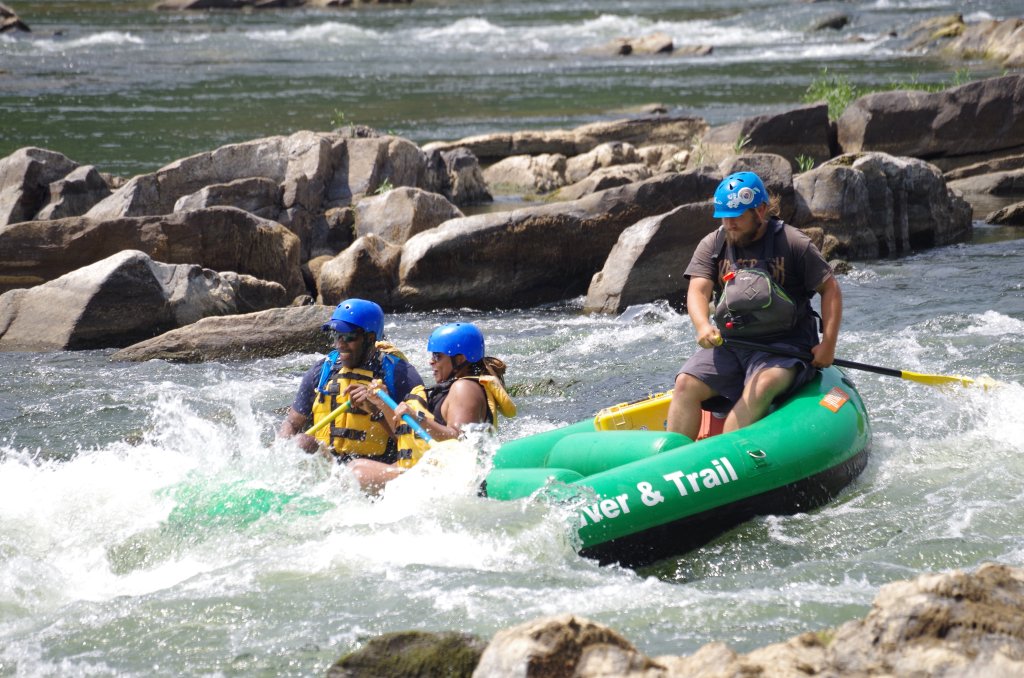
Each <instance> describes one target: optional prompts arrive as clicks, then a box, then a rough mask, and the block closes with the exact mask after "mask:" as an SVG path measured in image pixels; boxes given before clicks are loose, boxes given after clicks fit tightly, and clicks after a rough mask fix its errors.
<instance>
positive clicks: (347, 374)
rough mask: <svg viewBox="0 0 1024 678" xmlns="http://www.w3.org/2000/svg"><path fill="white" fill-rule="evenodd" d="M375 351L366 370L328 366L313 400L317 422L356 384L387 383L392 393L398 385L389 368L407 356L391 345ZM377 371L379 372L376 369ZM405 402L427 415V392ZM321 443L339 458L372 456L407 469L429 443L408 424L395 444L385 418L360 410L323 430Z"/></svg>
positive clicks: (378, 345) (399, 431) (412, 395)
mask: <svg viewBox="0 0 1024 678" xmlns="http://www.w3.org/2000/svg"><path fill="white" fill-rule="evenodd" d="M375 348H376V349H377V352H378V353H377V355H376V356H375V359H371V361H370V365H369V366H366V367H351V368H350V367H344V366H341V365H337V366H335V365H333V359H332V358H330V357H329V361H331V363H332V364H331V365H329V366H328V365H325V368H324V369H325V370H327V371H328V374H326V375H325V378H324V379H321V384H320V386H319V387H318V388H317V394H316V397H315V398H314V400H313V412H312V416H313V421H314V422H319V421H320V420H321V419H323V418H324V417H325V416H327V414H328V413H330V412H331V411H333V410H334V409H335V408H337V407H338V405H340V404H341V403H342V402H344V396H343V394H344V393H345V390H346V389H347V388H348V387H349V386H351V385H352V384H365V385H367V386H368V385H369V384H370V382H372V381H374V380H383V381H384V382H385V385H386V386H387V387H388V390H389V391H392V390H393V389H394V384H393V383H391V384H389V383H388V377H389V371H390V370H389V367H388V362H389V361H390V362H391V366H392V368H393V365H394V363H395V362H397V361H400V360H401V361H405V356H404V355H402V353H401V352H400V351H399V350H398V349H396V348H395V347H394V346H392V345H391V344H389V343H387V342H384V341H378V342H377V343H376V346H375ZM373 368H375V369H373ZM404 402H406V403H407V404H408V405H409V407H411V408H412V409H413V411H414V412H419V411H424V412H426V390H425V389H424V388H423V386H422V385H417V386H415V387H413V389H412V390H411V391H410V392H409V394H408V395H406V396H405V399H404ZM316 437H317V439H318V440H320V441H321V442H323V443H324V444H325V445H326V446H327V447H329V448H331V450H332V451H333V452H334V454H336V455H339V456H355V457H369V458H372V459H375V460H376V461H381V462H384V463H386V464H397V465H398V466H401V467H403V468H409V467H411V466H413V465H414V464H415V463H416V462H417V461H419V459H420V457H421V456H423V452H424V451H425V450H426V448H427V444H426V442H425V441H420V440H417V439H416V436H415V434H414V433H413V432H412V429H410V428H409V426H408V425H407V424H402V425H400V426H399V427H398V428H397V430H396V431H395V438H397V440H395V441H394V442H393V439H392V436H391V431H390V429H389V428H388V426H387V424H386V423H385V422H384V421H383V417H378V416H376V415H371V414H370V413H369V412H366V411H365V410H360V409H349V410H348V411H346V412H343V413H342V414H340V415H338V417H337V418H336V419H335V420H334V422H333V423H331V424H330V425H329V426H325V427H324V428H322V429H321V430H320V431H319V432H318V433H317V434H316Z"/></svg>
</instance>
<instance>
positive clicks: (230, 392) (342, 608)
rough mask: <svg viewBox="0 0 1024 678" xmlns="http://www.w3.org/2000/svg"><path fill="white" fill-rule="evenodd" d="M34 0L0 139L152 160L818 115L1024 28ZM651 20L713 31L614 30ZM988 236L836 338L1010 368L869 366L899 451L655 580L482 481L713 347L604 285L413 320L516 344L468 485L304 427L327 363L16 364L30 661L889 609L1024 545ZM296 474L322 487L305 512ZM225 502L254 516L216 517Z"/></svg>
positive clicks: (257, 653)
mask: <svg viewBox="0 0 1024 678" xmlns="http://www.w3.org/2000/svg"><path fill="white" fill-rule="evenodd" d="M9 4H12V5H13V6H14V8H15V10H16V11H18V13H19V14H20V15H21V17H22V19H24V20H25V21H26V22H28V23H29V24H30V25H31V26H32V28H33V29H34V30H33V33H32V34H29V35H17V36H11V35H3V36H0V156H3V155H6V154H8V153H10V152H11V151H13V150H15V149H17V148H21V147H23V146H27V145H36V146H41V147H44V148H49V149H52V150H57V151H60V152H63V153H65V154H66V155H68V156H69V157H71V158H72V159H73V160H76V161H78V162H81V163H92V164H96V165H98V166H99V168H100V169H101V170H104V171H108V172H112V173H115V174H122V175H125V176H128V175H131V174H134V173H138V172H148V171H153V170H155V169H156V168H157V167H159V166H161V165H163V164H165V163H167V162H170V161H172V160H175V159H177V158H180V157H183V156H186V155H189V154H192V153H198V152H202V151H206V150H211V149H212V148H215V147H217V146H219V145H221V144H224V143H229V142H235V141H244V140H249V139H252V138H257V137H260V136H267V135H272V134H288V133H291V132H294V131H296V130H299V129H329V128H331V127H332V126H335V125H336V124H344V123H349V122H351V123H362V124H368V125H372V126H375V127H379V128H381V129H385V130H390V131H394V132H396V133H399V134H403V135H406V136H408V137H410V138H412V139H414V140H415V141H417V142H423V141H428V140H433V139H449V138H458V137H461V136H466V135H468V134H473V133H478V132H490V131H499V130H516V129H526V128H534V127H571V126H575V125H577V124H582V123H586V122H591V121H593V120H597V119H607V118H611V117H619V116H621V115H622V114H623V112H624V111H629V110H631V109H633V108H634V107H636V106H640V105H643V104H648V103H651V102H660V103H663V104H665V105H666V107H667V108H668V109H669V111H670V112H673V113H677V114H686V115H700V116H703V117H706V118H707V119H708V120H709V121H711V122H712V123H715V124H717V123H721V122H727V121H729V120H732V119H735V118H736V117H740V116H742V115H749V114H754V113H759V112H763V111H765V110H773V109H781V108H785V107H788V106H793V105H795V104H797V103H799V101H800V98H801V96H802V95H803V92H804V90H805V89H806V87H807V84H808V83H809V82H810V80H811V79H812V78H813V77H815V76H816V75H817V74H819V73H820V71H821V68H822V67H823V66H827V67H828V68H829V69H830V72H833V73H842V74H845V75H847V76H848V77H849V78H850V79H851V80H852V81H853V82H855V83H857V84H859V85H864V86H869V85H873V86H882V85H885V84H887V83H890V82H893V81H904V82H906V81H910V80H914V79H919V80H921V81H928V82H942V81H947V80H950V79H951V78H952V77H953V75H952V74H953V70H954V69H955V68H958V67H960V66H961V64H951V63H946V62H944V61H943V60H941V59H939V58H937V57H934V56H929V55H924V54H920V53H908V52H906V51H905V49H904V47H905V46H904V45H903V44H901V42H900V40H899V38H893V37H891V36H889V35H888V33H889V31H891V30H894V28H895V29H896V30H902V29H903V28H905V27H906V26H908V25H910V24H912V23H913V22H915V21H917V20H920V19H924V18H927V17H930V16H935V15H938V14H944V13H950V12H953V11H961V12H963V13H964V14H965V16H966V17H968V18H975V19H976V18H984V17H994V18H1005V17H1007V16H1013V14H1012V13H1011V9H1012V7H1011V5H1014V3H1013V2H1010V1H1009V0H986V1H978V2H964V3H957V4H956V5H954V4H952V3H950V2H947V1H945V0H878V1H876V2H845V3H841V5H833V4H832V3H790V2H782V1H779V0H753V1H751V2H743V3H740V2H736V0H712V1H711V2H704V3H699V4H698V3H691V2H663V1H658V2H655V1H653V0H652V1H643V0H642V1H638V2H621V1H617V2H613V1H612V0H590V1H581V2H558V1H557V0H556V1H553V2H551V1H548V2H542V1H540V0H537V1H534V0H511V1H509V2H473V3H470V2H455V1H451V2H443V1H437V2H429V1H422V0H417V1H416V2H415V3H414V4H413V5H411V6H403V7H399V8H395V7H388V6H384V7H372V8H364V9H361V10H360V11H306V10H299V11H280V12H253V13H231V12H221V13H196V14H173V13H156V12H152V11H150V10H149V9H148V3H144V2H136V1H134V0H127V1H125V2H113V1H109V0H108V1H102V0H96V1H93V2H81V1H78V0H32V2H20V3H19V2H16V1H15V2H13V3H9ZM834 11H844V12H847V13H848V14H850V16H851V20H852V21H851V27H850V28H849V29H845V30H844V31H843V32H839V33H833V32H816V33H808V32H806V31H805V30H804V29H805V27H806V26H807V25H808V24H809V23H810V22H811V21H812V20H814V19H816V18H820V16H821V15H823V14H827V13H830V12H834ZM654 30H662V31H665V32H668V33H669V34H671V35H672V36H673V38H674V39H675V41H676V43H677V44H680V45H685V44H697V43H707V44H711V45H713V46H714V48H715V50H714V52H713V55H712V56H711V57H704V58H696V57H678V58H676V57H670V58H663V57H642V58H631V59H618V58H616V59H612V58H608V57H597V56H593V55H591V54H589V53H588V50H589V49H590V48H591V47H594V46H596V45H600V44H603V43H604V42H607V41H609V40H611V39H614V38H616V37H619V36H622V35H638V34H646V33H649V32H652V31H654ZM968 67H969V68H970V69H971V71H972V73H974V74H977V75H986V74H994V73H998V72H999V71H998V69H996V68H994V67H993V66H991V65H987V64H984V63H980V62H975V63H970V64H968ZM976 226H977V227H976V230H975V235H974V238H973V240H972V241H971V242H969V243H966V244H962V245H957V246H952V247H944V248H939V249H935V250H930V251H925V252H920V253H917V254H915V255H913V256H911V257H907V258H905V259H901V260H897V261H889V260H879V261H868V262H858V263H857V264H856V265H855V267H854V270H853V271H852V272H851V273H848V274H844V275H842V276H841V277H840V282H841V285H842V288H843V292H844V296H845V302H846V315H845V321H844V327H843V332H842V336H841V339H840V345H839V350H838V354H839V356H840V357H843V358H846V359H849V360H855V361H858V362H863V363H869V364H874V365H880V366H886V367H893V368H897V369H901V370H910V371H916V372H922V373H934V374H963V375H965V376H970V377H978V376H980V375H982V374H988V375H990V376H991V377H992V378H994V379H996V380H998V381H1000V382H1002V386H1001V387H1000V388H996V389H991V390H987V391H985V390H980V389H962V388H956V389H952V390H940V389H938V388H934V387H931V386H926V385H922V384H918V383H914V382H911V381H907V380H902V379H898V378H893V377H884V376H879V375H875V374H870V373H866V372H857V371H854V370H850V371H848V374H849V376H850V377H851V378H852V379H854V381H855V382H856V384H857V386H858V388H859V390H860V392H861V394H862V395H863V397H864V400H865V402H866V404H867V407H868V410H869V413H870V416H871V421H872V424H873V429H874V446H873V450H872V453H871V457H870V461H869V463H868V466H867V468H866V470H865V471H864V473H863V474H862V475H861V476H860V477H859V478H858V479H857V480H856V481H855V482H854V483H853V484H852V485H851V486H849V487H848V488H847V489H846V490H845V491H844V492H843V493H842V495H841V496H840V497H838V498H837V499H836V500H835V501H834V502H832V503H830V504H829V505H827V506H825V507H823V508H821V509H819V510H816V511H813V512H810V513H807V514H799V515H795V516H768V517H764V518H759V519H756V520H752V521H750V522H748V523H746V524H744V525H741V526H739V527H737V528H736V529H733V530H731V531H729V532H727V533H725V534H723V535H722V536H721V537H720V538H718V539H716V540H715V541H714V542H712V543H710V544H708V545H707V546H705V547H703V548H701V549H698V550H696V551H693V552H691V553H687V554H684V555H681V556H679V557H678V558H673V559H669V560H666V561H663V562H661V563H658V564H656V565H654V566H651V567H648V568H644V569H641V570H639V571H633V570H628V569H623V568H619V567H614V566H613V567H599V566H598V565H597V564H596V563H594V562H593V561H589V560H586V559H583V558H580V557H579V556H578V555H577V553H576V544H575V543H574V537H573V529H572V527H571V520H572V516H570V515H568V514H566V513H564V512H563V511H562V510H561V509H559V508H558V507H552V506H547V505H544V504H538V503H533V502H529V501H521V502H496V501H491V500H487V499H483V498H480V497H477V496H476V494H475V486H476V482H477V480H478V479H479V478H480V477H481V476H482V474H483V473H484V471H485V470H486V464H487V459H488V456H489V454H491V453H492V452H493V450H494V449H495V447H496V446H497V445H498V444H500V442H501V441H504V440H509V439H512V438H516V437H519V436H523V435H527V434H530V433H535V432H539V431H544V430H548V429H551V428H553V427H556V426H560V425H564V424H568V423H572V422H575V421H578V420H580V419H584V418H587V417H590V416H592V415H593V414H594V413H595V411H596V410H598V409H600V408H601V407H604V406H607V405H611V404H614V403H619V402H625V401H630V400H635V399H637V398H640V397H643V396H645V395H647V394H649V393H653V392H659V391H663V390H665V389H667V388H669V386H670V385H671V382H672V378H673V375H674V374H675V371H676V369H677V368H678V365H679V364H680V363H681V362H682V360H683V359H684V358H685V357H686V356H687V355H689V353H690V352H691V351H692V350H694V348H695V344H694V339H693V332H692V329H691V326H690V323H689V321H688V319H687V318H686V317H685V316H684V315H681V314H679V313H678V312H676V311H674V310H673V309H672V307H671V306H670V305H669V304H668V303H666V302H659V303H654V304H647V305H643V306H638V307H632V308H630V309H628V310H627V311H626V312H624V313H623V314H621V315H619V316H587V315H583V314H582V313H581V312H580V308H581V306H582V300H580V299H577V300H573V301H570V302H567V303H562V304H556V305H551V306H544V307H538V308H530V309H520V310H507V311H499V312H488V313H482V312H478V311H474V310H472V309H451V310H448V311H444V312H436V313H406V314H394V315H390V316H389V317H388V321H387V328H386V329H387V333H388V335H389V338H390V339H391V340H392V341H394V342H395V343H396V344H397V345H399V346H400V347H401V348H403V349H404V350H406V352H407V353H408V355H409V356H410V359H411V360H412V362H413V363H414V364H415V365H416V366H417V367H418V368H419V369H420V371H421V372H422V373H424V374H427V375H429V370H428V369H427V353H426V348H425V340H426V337H427V336H428V334H429V332H430V331H431V329H432V328H433V327H435V326H436V325H437V324H440V323H442V322H447V321H450V320H454V319H464V320H472V321H473V322H476V323H478V324H479V325H480V326H481V327H482V328H483V330H484V332H485V334H486V336H487V338H488V353H489V354H492V355H495V356H498V357H501V358H502V359H504V360H505V361H506V362H508V364H509V366H510V367H509V372H508V381H509V384H510V387H511V388H512V390H513V391H514V392H515V393H516V394H517V397H516V399H517V402H518V404H519V408H520V415H519V417H517V418H516V419H514V420H511V421H509V422H507V423H505V424H504V425H503V426H502V428H501V430H500V432H499V434H498V436H497V438H496V439H492V438H487V437H486V436H483V435H482V434H477V435H474V436H473V437H471V440H470V445H471V448H470V449H471V450H472V451H473V454H472V455H471V456H470V457H469V458H468V460H466V462H467V463H466V464H465V465H463V466H460V467H459V468H457V469H454V470H453V472H452V473H451V474H450V475H448V476H446V477H444V478H440V479H439V478H429V477H424V476H423V475H422V474H409V475H408V476H406V477H405V478H403V479H402V480H403V482H402V483H400V484H398V485H395V486H394V487H393V488H389V490H388V492H387V493H386V494H385V495H384V497H383V498H382V499H381V500H378V501H371V500H370V499H368V498H367V497H365V496H363V495H361V494H360V493H359V492H357V491H356V490H355V489H354V487H353V485H352V482H351V479H350V478H349V477H348V476H347V475H346V473H345V471H344V469H342V468H338V467H334V466H331V465H328V464H324V463H322V462H320V461H319V460H316V459H313V458H311V457H308V456H306V455H304V454H302V453H301V452H299V451H298V450H296V449H295V448H294V447H292V446H291V445H289V444H288V443H283V442H280V441H276V440H275V439H274V435H273V431H274V429H275V428H276V426H277V424H278V422H279V421H280V419H281V417H282V416H283V413H284V410H285V408H286V407H287V405H288V404H289V403H290V402H291V399H292V397H293V396H294V391H295V389H296V388H297V386H298V383H299V379H300V377H301V374H302V372H303V371H304V370H305V369H306V368H307V367H308V366H309V365H310V364H311V363H312V362H313V361H315V360H316V359H317V358H318V354H293V355H288V356H284V357H281V358H276V359H271V360H256V361H238V362H231V361H224V362H211V363H205V364H198V365H180V364H170V363H165V362H162V361H151V362H146V363H140V364H123V363H112V362H110V360H109V356H110V355H111V353H112V351H87V352H60V353H45V354H27V353H24V354H23V353H0V675H16V676H107V675H109V676H114V675H117V676H161V675H166V676H179V675H212V676H216V675H220V676H235V675H237V676H243V675H244V676H250V675H281V676H310V675H319V674H322V673H323V671H324V670H325V669H326V668H327V667H328V666H329V665H330V663H331V662H333V661H334V660H335V659H337V658H338V657H339V656H340V655H342V654H344V653H345V652H348V651H351V650H353V649H355V648H357V647H359V646H360V645H361V644H362V643H364V642H365V641H366V640H367V639H369V638H371V637H373V636H376V635H378V634H381V633H386V632H389V631H398V630H407V629H424V630H430V631H442V630H459V631H465V632H470V633H475V634H478V635H480V636H483V637H490V635H492V634H493V633H494V632H496V631H497V630H499V629H502V628H505V627H508V626H510V625H512V624H515V623H518V622H521V621H526V620H529V619H533V618H536V617H538V616H541V615H548V614H558V613H573V614H577V615H581V616H584V617H588V618H590V619H593V620H596V621H599V622H601V623H604V624H608V625H610V626H612V627H614V628H615V629H617V630H618V631H620V632H621V633H622V634H623V635H624V636H625V637H627V638H628V639H630V640H631V641H632V642H634V643H635V644H636V645H637V647H638V648H639V649H640V650H641V651H643V652H645V653H647V654H649V655H652V656H653V655H658V654H685V653H690V652H693V651H694V650H696V649H697V648H699V647H700V646H701V645H703V644H705V643H707V642H711V641H716V640H718V641H724V642H726V643H728V644H729V645H731V646H732V647H733V648H735V649H737V650H739V651H746V650H750V649H753V648H755V647H758V646H760V645H763V644H765V643H770V642H776V641H781V640H784V639H786V638H788V637H790V636H792V635H795V634H797V633H800V632H803V631H807V630H816V629H825V628H828V627H832V626H835V625H838V624H841V623H842V622H844V621H847V620H850V619H854V618H857V617H860V616H863V615H864V614H865V613H866V612H867V611H868V609H869V606H870V603H871V600H872V599H873V598H874V596H875V595H876V593H877V591H878V589H879V587H880V586H882V585H884V584H885V583H887V582H890V581H894V580H899V579H906V578H911V577H914V576H916V575H918V574H920V573H923V572H930V571H937V570H946V569H950V568H973V567H976V566H977V565H979V564H980V563H983V562H987V561H999V562H1005V563H1010V564H1014V565H1019V566H1024V536H1022V533H1021V529H1020V516H1021V514H1022V509H1024V490H1022V489H1021V488H1024V386H1022V383H1024V344H1022V342H1021V339H1020V338H1021V336H1022V334H1024V233H1022V232H1021V231H1020V230H1014V229H1008V228H995V227H992V226H987V225H984V224H981V223H979V224H977V225H976ZM680 265H681V266H682V262H681V264H680ZM509 308H510V309H512V308H514V302H513V300H510V303H509ZM325 349H326V346H325ZM428 379H429V377H428ZM282 496H287V497H292V498H293V500H291V501H289V502H288V503H287V504H284V505H281V504H280V503H277V504H275V503H274V502H275V501H276V500H275V497H282ZM225 501H227V502H228V503H229V504H230V503H231V502H232V501H234V502H235V505H236V508H237V510H235V511H233V512H227V513H222V514H217V513H216V512H212V511H210V510H208V509H209V507H210V506H215V505H223V504H224V502H225ZM246 502H248V504H247V503H246ZM247 507H251V510H248V509H247Z"/></svg>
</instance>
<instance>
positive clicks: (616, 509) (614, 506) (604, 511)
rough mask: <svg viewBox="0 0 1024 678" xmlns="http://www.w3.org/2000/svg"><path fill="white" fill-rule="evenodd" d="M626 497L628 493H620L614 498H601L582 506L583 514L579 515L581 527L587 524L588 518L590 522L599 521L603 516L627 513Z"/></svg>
mask: <svg viewBox="0 0 1024 678" xmlns="http://www.w3.org/2000/svg"><path fill="white" fill-rule="evenodd" d="M628 498H629V495H625V494H620V495H619V496H617V497H615V498H614V499H602V500H601V501H599V502H596V503H594V504H591V505H590V506H584V507H583V509H582V512H583V515H581V516H580V523H581V527H582V526H584V525H586V524H587V519H588V518H589V519H590V522H591V523H599V522H601V520H602V519H603V518H617V517H619V516H620V515H622V514H624V513H629V504H628V503H627V499H628Z"/></svg>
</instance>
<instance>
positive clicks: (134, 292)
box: [0, 250, 284, 351]
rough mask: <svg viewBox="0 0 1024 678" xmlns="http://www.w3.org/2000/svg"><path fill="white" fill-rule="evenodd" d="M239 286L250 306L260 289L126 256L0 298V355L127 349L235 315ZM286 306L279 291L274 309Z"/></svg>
mask: <svg viewBox="0 0 1024 678" xmlns="http://www.w3.org/2000/svg"><path fill="white" fill-rule="evenodd" d="M240 285H244V286H246V288H247V289H245V290H244V294H246V295H249V296H248V298H249V299H252V298H253V294H254V292H255V288H256V287H257V286H258V283H256V282H255V281H254V280H252V279H249V278H248V277H247V278H246V279H245V280H242V279H241V278H240V277H238V276H234V277H233V278H226V279H225V278H221V276H219V275H218V274H217V273H216V272H214V271H211V270H209V269H203V268H202V267H200V266H191V265H184V264H177V265H167V264H161V263H159V262H156V261H153V260H152V259H150V258H149V257H148V256H147V255H146V254H145V253H143V252H139V251H136V250H125V251H123V252H119V253H118V254H115V255H113V256H111V257H108V258H107V259H104V260H102V261H98V262H96V263H95V264H92V265H90V266H86V267H84V268H81V269H79V270H77V271H74V272H72V273H68V274H67V275H65V276H61V277H60V278H57V279H56V280H53V281H50V282H48V283H46V284H43V285H39V286H37V287H33V288H31V289H28V290H13V291H11V292H7V293H5V294H3V295H0V351H62V350H77V349H93V348H107V347H112V346H126V345H128V344H131V343H133V342H136V341H139V340H140V339H144V338H147V337H152V336H154V335H157V334H160V333H162V332H165V331H167V330H169V329H172V328H175V327H179V326H181V325H187V324H189V323H193V322H195V321H197V320H199V319H200V318H204V317H206V316H210V315H224V314H232V313H237V312H238V303H237V297H238V291H239V286H240ZM277 287H278V288H280V286H279V285H278V286H277ZM283 298H284V290H283V289H279V295H278V299H277V300H275V302H280V301H281V300H283Z"/></svg>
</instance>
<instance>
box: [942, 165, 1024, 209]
mask: <svg viewBox="0 0 1024 678" xmlns="http://www.w3.org/2000/svg"><path fill="white" fill-rule="evenodd" d="M949 186H950V188H953V189H955V190H957V191H959V192H960V193H961V194H963V196H964V199H965V200H967V202H969V203H970V204H971V206H972V207H973V208H974V214H975V215H976V216H977V218H979V219H980V218H982V217H984V216H985V215H986V214H989V213H990V212H995V211H997V210H1000V209H1002V208H1004V207H1007V206H1009V205H1012V204H1013V203H1015V202H1020V201H1021V200H1024V169H1017V170H1007V171H1003V172H992V173H991V174H982V175H976V176H972V177H967V178H965V179H955V180H953V181H950V182H949Z"/></svg>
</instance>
